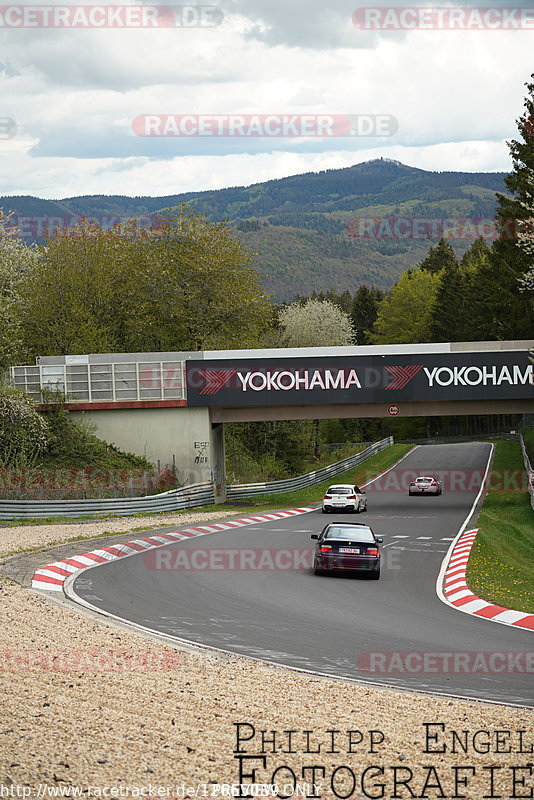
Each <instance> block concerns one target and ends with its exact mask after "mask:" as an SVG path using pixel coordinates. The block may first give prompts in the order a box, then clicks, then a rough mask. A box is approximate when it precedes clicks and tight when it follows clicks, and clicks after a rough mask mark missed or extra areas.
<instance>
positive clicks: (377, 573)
mask: <svg viewBox="0 0 534 800" xmlns="http://www.w3.org/2000/svg"><path fill="white" fill-rule="evenodd" d="M370 578H371V580H372V581H377V580H378V579H379V578H380V570H379V569H375V570H374V571H373V572H371V575H370Z"/></svg>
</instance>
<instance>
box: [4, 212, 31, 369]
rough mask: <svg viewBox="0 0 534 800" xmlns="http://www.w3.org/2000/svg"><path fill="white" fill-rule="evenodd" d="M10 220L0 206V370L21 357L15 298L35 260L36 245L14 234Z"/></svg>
mask: <svg viewBox="0 0 534 800" xmlns="http://www.w3.org/2000/svg"><path fill="white" fill-rule="evenodd" d="M9 220H10V216H9V215H7V216H6V215H4V214H3V213H2V210H1V209H0V372H2V371H3V370H5V369H6V367H8V366H10V365H12V364H15V363H17V361H20V360H23V359H24V355H25V354H24V348H23V343H22V332H21V328H20V320H19V316H18V313H17V300H18V297H19V291H20V286H21V282H22V279H23V278H24V276H25V274H27V273H29V272H31V270H32V269H33V268H34V267H35V265H36V264H37V261H38V255H37V252H36V250H35V248H34V247H28V246H27V245H25V244H24V243H23V242H22V240H21V239H20V238H18V237H17V231H16V229H14V228H12V227H10V222H9Z"/></svg>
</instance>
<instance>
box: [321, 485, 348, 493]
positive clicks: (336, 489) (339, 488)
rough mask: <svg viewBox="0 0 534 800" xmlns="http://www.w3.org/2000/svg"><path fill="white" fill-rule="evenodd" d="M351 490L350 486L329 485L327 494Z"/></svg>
mask: <svg viewBox="0 0 534 800" xmlns="http://www.w3.org/2000/svg"><path fill="white" fill-rule="evenodd" d="M353 491H354V489H353V488H352V487H351V486H331V487H330V489H329V490H328V491H327V494H352V493H353Z"/></svg>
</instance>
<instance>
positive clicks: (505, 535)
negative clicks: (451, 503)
mask: <svg viewBox="0 0 534 800" xmlns="http://www.w3.org/2000/svg"><path fill="white" fill-rule="evenodd" d="M523 469H524V465H523V458H522V455H521V448H520V447H519V444H518V443H517V442H507V441H506V442H497V443H496V450H495V458H494V462H493V471H494V473H498V474H502V473H504V474H506V473H510V472H513V471H515V470H523ZM478 528H479V534H478V536H477V538H476V539H475V544H474V545H473V549H472V551H471V557H470V558H469V562H468V565H467V583H468V586H469V588H470V589H471V591H472V592H474V594H476V595H478V596H479V597H481V598H483V599H484V600H487V601H488V602H489V603H496V604H497V605H500V606H504V607H505V608H513V609H515V610H516V611H526V612H534V512H533V511H532V508H531V507H530V498H529V495H528V492H526V491H513V492H506V491H503V490H499V489H498V488H496V489H490V490H489V492H488V494H487V495H486V499H485V500H484V504H483V506H482V511H481V513H480V516H479V519H478Z"/></svg>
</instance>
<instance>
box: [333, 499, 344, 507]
mask: <svg viewBox="0 0 534 800" xmlns="http://www.w3.org/2000/svg"><path fill="white" fill-rule="evenodd" d="M334 505H335V506H344V505H345V503H344V502H343V501H342V500H334Z"/></svg>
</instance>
